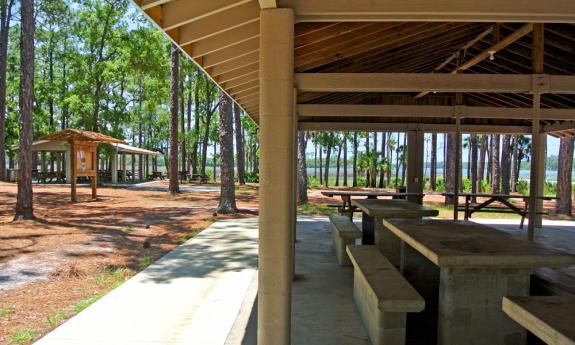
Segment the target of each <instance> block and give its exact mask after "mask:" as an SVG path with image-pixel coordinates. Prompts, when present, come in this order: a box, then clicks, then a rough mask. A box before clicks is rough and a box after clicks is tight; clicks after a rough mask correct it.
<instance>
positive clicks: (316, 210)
mask: <svg viewBox="0 0 575 345" xmlns="http://www.w3.org/2000/svg"><path fill="white" fill-rule="evenodd" d="M298 213H299V214H302V215H305V216H312V215H313V216H330V215H332V214H335V213H336V210H335V209H334V208H331V207H327V205H326V204H315V203H311V202H308V203H306V204H302V205H299V206H298Z"/></svg>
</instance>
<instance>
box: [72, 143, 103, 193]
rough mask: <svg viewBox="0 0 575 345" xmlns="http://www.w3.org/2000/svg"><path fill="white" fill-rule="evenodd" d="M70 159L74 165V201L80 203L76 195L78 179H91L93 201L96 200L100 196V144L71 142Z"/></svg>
mask: <svg viewBox="0 0 575 345" xmlns="http://www.w3.org/2000/svg"><path fill="white" fill-rule="evenodd" d="M70 158H71V162H70V163H71V165H72V188H71V197H72V201H73V202H76V201H78V198H77V193H76V180H77V179H78V177H90V180H91V185H92V199H96V197H97V195H98V192H97V188H98V143H95V142H89V141H72V142H70Z"/></svg>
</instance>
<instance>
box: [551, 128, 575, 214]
mask: <svg viewBox="0 0 575 345" xmlns="http://www.w3.org/2000/svg"><path fill="white" fill-rule="evenodd" d="M558 160H559V166H558V168H557V202H556V204H555V212H557V213H560V214H566V215H569V216H571V215H572V214H573V210H572V200H571V189H572V188H573V186H572V184H571V183H572V181H571V180H572V178H571V175H572V174H573V138H561V141H560V144H559V157H558Z"/></svg>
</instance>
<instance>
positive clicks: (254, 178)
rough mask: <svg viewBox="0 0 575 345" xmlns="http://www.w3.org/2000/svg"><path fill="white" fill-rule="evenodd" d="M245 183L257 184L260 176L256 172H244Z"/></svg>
mask: <svg viewBox="0 0 575 345" xmlns="http://www.w3.org/2000/svg"><path fill="white" fill-rule="evenodd" d="M244 177H245V180H246V183H259V182H260V174H259V173H257V172H246V174H245V175H244Z"/></svg>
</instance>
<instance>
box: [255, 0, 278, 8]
mask: <svg viewBox="0 0 575 345" xmlns="http://www.w3.org/2000/svg"><path fill="white" fill-rule="evenodd" d="M259 3H260V7H261V9H262V10H264V9H267V8H277V7H278V4H277V3H276V0H259Z"/></svg>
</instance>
